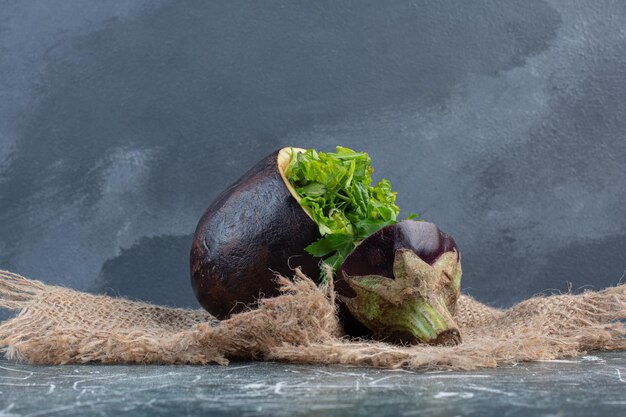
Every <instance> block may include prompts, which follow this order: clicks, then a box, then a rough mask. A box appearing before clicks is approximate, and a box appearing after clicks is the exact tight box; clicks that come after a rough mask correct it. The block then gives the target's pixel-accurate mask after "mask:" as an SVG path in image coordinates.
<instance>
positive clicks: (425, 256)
mask: <svg viewBox="0 0 626 417" xmlns="http://www.w3.org/2000/svg"><path fill="white" fill-rule="evenodd" d="M398 249H410V250H412V251H413V252H414V253H415V254H416V255H417V256H419V257H420V258H421V259H422V260H423V261H424V262H426V263H427V264H429V265H432V264H433V263H434V262H435V261H436V260H437V259H438V258H439V257H440V256H441V255H442V254H443V253H445V252H449V251H452V250H456V251H457V253H458V248H457V245H456V242H455V241H454V238H452V236H450V235H448V234H446V233H444V232H442V231H441V230H439V227H437V225H435V224H433V223H428V222H422V221H415V220H403V221H401V222H398V223H396V224H393V225H390V226H385V227H383V228H382V229H380V230H379V231H377V232H376V233H374V234H372V235H370V236H368V237H367V238H366V239H364V240H363V241H362V242H361V243H360V244H359V245H358V246H357V247H356V248H355V249H354V250H353V251H352V252H351V253H350V254H349V255H348V256H347V257H346V259H345V261H344V262H343V264H342V265H341V266H340V267H339V270H338V271H337V274H336V277H335V291H336V292H337V293H338V294H340V295H342V296H344V297H349V298H352V297H355V296H356V293H355V292H354V290H353V289H352V288H350V286H349V285H348V283H347V282H346V281H345V280H344V279H343V277H344V275H349V276H366V275H379V276H383V277H387V278H391V279H395V276H394V273H393V261H394V258H395V253H396V251H397V250H398ZM338 307H339V316H340V317H341V321H342V324H343V326H344V329H345V331H346V333H348V334H349V335H351V336H355V337H361V336H368V335H370V334H371V331H370V329H368V328H367V327H366V326H364V325H363V324H362V323H361V322H359V321H358V320H357V319H356V318H355V317H354V316H353V315H352V314H351V313H350V311H349V310H348V308H347V306H346V305H345V304H344V303H342V302H339V303H338Z"/></svg>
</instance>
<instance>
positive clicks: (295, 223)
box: [190, 148, 320, 319]
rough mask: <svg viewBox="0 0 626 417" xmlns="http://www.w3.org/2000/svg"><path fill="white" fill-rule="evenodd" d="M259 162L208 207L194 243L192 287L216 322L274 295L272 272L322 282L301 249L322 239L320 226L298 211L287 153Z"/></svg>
mask: <svg viewBox="0 0 626 417" xmlns="http://www.w3.org/2000/svg"><path fill="white" fill-rule="evenodd" d="M292 149H293V151H295V152H302V151H303V150H302V149H298V148H283V149H280V150H278V151H276V152H273V153H271V154H270V155H268V156H267V157H265V158H263V159H262V160H261V161H260V162H259V163H258V164H257V165H255V166H254V167H253V168H251V169H250V170H249V171H248V172H247V173H245V174H244V175H243V176H242V177H241V178H239V179H238V180H237V181H235V183H233V184H232V185H231V186H229V187H228V188H227V189H226V190H224V191H223V192H222V193H221V194H219V195H218V196H217V197H216V198H215V200H214V201H213V202H212V203H211V204H210V205H209V206H208V208H207V209H206V210H205V212H204V214H203V215H202V217H201V219H200V221H199V223H198V226H197V227H196V231H195V233H194V237H193V243H192V247H191V253H190V268H191V286H192V288H193V291H194V293H195V295H196V298H197V299H198V301H199V302H200V304H201V305H202V307H204V308H205V309H206V310H207V311H208V312H209V313H211V314H213V315H214V316H215V317H217V318H218V319H225V318H228V317H229V316H230V315H231V314H233V313H237V312H240V311H243V310H244V309H246V308H248V307H250V306H254V304H255V302H256V300H257V299H258V298H260V297H272V296H276V295H278V288H277V285H276V282H275V278H276V273H279V274H281V275H284V276H291V275H293V269H294V268H296V267H300V268H301V269H302V271H303V272H304V273H305V274H307V275H308V276H309V277H311V278H312V279H316V280H317V279H318V278H319V262H320V260H319V259H318V258H315V257H313V256H312V255H310V254H308V253H307V252H306V251H305V250H304V248H305V247H306V246H307V245H309V244H310V243H312V242H314V241H316V240H317V239H319V238H320V234H319V230H318V227H317V225H316V224H315V223H314V222H313V220H312V219H311V217H310V216H309V214H308V213H307V212H306V211H305V210H304V209H303V208H302V207H301V206H300V204H299V203H298V201H299V200H300V198H299V197H298V195H297V193H296V191H295V190H294V189H293V187H291V185H290V184H289V181H288V180H287V179H286V177H285V175H284V170H285V168H286V167H287V165H288V164H289V160H290V155H291V151H292Z"/></svg>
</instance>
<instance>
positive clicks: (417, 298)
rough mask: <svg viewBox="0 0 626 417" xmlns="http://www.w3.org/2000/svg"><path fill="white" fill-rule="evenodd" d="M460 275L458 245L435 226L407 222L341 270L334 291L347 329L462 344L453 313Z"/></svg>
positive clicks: (371, 241) (359, 250) (377, 236)
mask: <svg viewBox="0 0 626 417" xmlns="http://www.w3.org/2000/svg"><path fill="white" fill-rule="evenodd" d="M461 274H462V270H461V256H460V253H459V251H458V249H457V246H456V242H455V241H454V239H453V238H452V237H451V236H449V235H447V234H445V233H443V232H442V231H441V230H439V228H438V227H437V226H436V225H434V224H432V223H428V222H418V221H413V220H405V221H401V222H399V223H397V224H394V225H390V226H386V227H384V228H382V229H380V230H379V231H378V232H376V233H374V234H372V235H371V236H369V237H368V238H366V239H365V240H363V241H362V242H361V243H360V244H359V245H358V246H357V247H356V248H355V249H354V250H353V251H352V252H351V253H350V254H349V255H348V257H347V258H346V259H345V261H344V262H343V264H342V265H341V267H340V268H339V271H338V274H337V279H336V281H335V289H336V291H337V293H338V295H339V299H340V306H339V307H340V312H341V316H342V317H343V323H344V328H345V330H346V331H347V332H348V333H349V334H351V335H353V336H363V335H365V334H367V333H372V335H373V337H374V338H375V339H379V340H387V341H391V342H396V343H416V342H422V343H432V344H457V343H459V342H460V333H459V329H458V326H457V324H456V322H455V321H454V318H453V315H454V312H455V309H456V302H457V300H458V297H459V294H460V286H461ZM363 325H365V327H364V326H363Z"/></svg>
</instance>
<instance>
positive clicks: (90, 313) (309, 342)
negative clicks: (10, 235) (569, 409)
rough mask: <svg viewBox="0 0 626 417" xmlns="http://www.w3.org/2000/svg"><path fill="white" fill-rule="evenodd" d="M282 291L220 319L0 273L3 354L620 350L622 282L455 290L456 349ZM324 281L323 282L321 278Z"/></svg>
mask: <svg viewBox="0 0 626 417" xmlns="http://www.w3.org/2000/svg"><path fill="white" fill-rule="evenodd" d="M278 282H279V284H280V286H281V292H282V295H281V296H279V297H276V298H270V299H264V300H261V301H260V303H259V304H260V306H259V308H258V309H255V310H252V311H248V312H244V313H240V314H237V315H234V316H233V317H232V318H230V319H229V320H225V321H222V322H219V321H217V320H215V319H214V318H213V317H212V316H210V315H209V314H208V313H206V312H202V311H198V310H186V309H173V308H166V307H159V306H154V305H150V304H146V303H141V302H136V301H129V300H125V299H120V298H111V297H105V296H97V295H91V294H85V293H81V292H77V291H73V290H70V289H66V288H61V287H57V286H50V285H46V284H43V283H41V282H39V281H33V280H28V279H26V278H24V277H21V276H19V275H16V274H12V273H9V272H0V307H4V308H9V309H14V310H18V311H19V314H18V316H17V317H15V318H13V319H11V320H8V321H6V322H5V323H2V324H0V346H2V347H3V349H4V351H5V354H6V357H7V358H8V359H13V360H15V359H18V360H23V361H26V362H29V363H35V364H66V363H87V362H96V363H168V364H173V363H181V364H182V363H187V364H207V363H218V364H227V363H228V362H229V360H270V361H281V362H291V363H309V364H346V365H355V366H375V367H385V368H397V367H406V368H430V369H432V368H436V369H440V368H449V369H460V370H461V369H462V370H470V369H475V368H480V367H495V366H498V365H502V364H510V363H514V362H521V361H533V360H546V359H557V358H563V357H572V356H577V355H581V354H584V353H586V352H587V351H589V350H614V349H624V348H626V338H625V336H626V329H625V328H624V324H623V323H621V322H620V320H624V319H626V285H620V286H618V287H614V288H608V289H606V290H603V291H599V292H586V293H584V294H579V295H569V294H566V295H557V296H550V297H535V298H532V299H529V300H526V301H524V302H522V303H519V304H517V305H516V306H514V307H512V308H511V309H508V310H497V309H493V308H490V307H487V306H485V305H483V304H480V303H478V302H477V301H475V300H473V299H472V298H470V297H467V296H462V297H461V298H460V300H459V304H458V307H457V314H456V317H455V318H456V320H457V321H458V323H459V326H460V328H461V332H462V335H463V343H462V344H461V345H459V346H455V347H441V346H423V345H422V346H410V347H403V346H394V345H390V344H386V343H383V342H372V341H365V340H362V341H354V340H348V339H347V338H344V337H342V336H341V334H342V333H341V328H340V326H339V323H338V321H337V318H336V311H335V304H334V299H333V297H334V293H333V291H332V288H327V287H322V288H320V287H317V286H316V285H315V283H313V282H312V281H311V280H309V279H308V278H307V277H305V276H304V275H303V274H302V273H301V272H299V271H297V272H296V276H295V277H294V279H293V280H291V281H290V280H287V279H285V278H282V277H279V278H278ZM331 282H332V281H331Z"/></svg>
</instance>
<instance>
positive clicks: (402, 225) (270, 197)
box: [190, 148, 461, 344]
mask: <svg viewBox="0 0 626 417" xmlns="http://www.w3.org/2000/svg"><path fill="white" fill-rule="evenodd" d="M292 152H304V150H303V149H299V148H283V149H280V150H278V151H276V152H273V153H272V154H270V155H268V156H267V157H265V158H264V159H263V160H261V161H260V162H259V163H258V164H257V165H255V166H254V167H253V168H252V169H250V170H249V171H248V172H247V173H245V174H244V175H243V176H242V177H241V178H240V179H238V180H237V181H236V182H235V183H233V184H232V185H231V186H229V187H228V188H227V189H226V190H224V191H223V192H222V193H221V194H219V195H218V196H217V197H216V198H215V200H213V202H212V203H211V204H210V205H209V206H208V208H207V209H206V211H205V212H204V214H203V215H202V217H201V219H200V221H199V222H198V226H197V228H196V231H195V234H194V238H193V243H192V247H191V252H190V269H191V285H192V288H193V291H194V293H195V295H196V298H197V299H198V301H199V302H200V304H201V305H202V306H203V307H204V308H205V309H206V310H207V311H208V312H210V313H211V314H213V315H214V316H215V317H217V318H218V319H226V318H228V317H229V316H230V315H232V314H234V313H238V312H241V311H243V310H245V309H247V308H249V307H254V305H255V303H256V301H257V300H258V299H259V298H261V297H272V296H276V295H278V292H279V291H278V285H277V283H276V279H275V278H276V274H281V275H283V276H291V275H292V274H293V269H295V268H296V267H299V268H301V270H302V272H304V273H305V274H306V275H308V276H309V277H311V278H312V279H314V280H316V281H318V282H319V281H320V262H321V259H320V258H316V257H314V256H312V255H311V254H309V253H308V252H307V251H306V250H305V248H306V247H307V246H309V245H310V244H311V243H313V242H316V241H318V239H320V238H321V235H320V231H319V226H318V225H317V224H316V223H315V222H314V221H313V219H312V217H311V215H310V214H309V212H308V211H307V210H305V209H304V208H303V207H302V206H301V205H300V200H301V199H300V196H299V195H298V193H297V192H296V190H295V189H294V188H293V187H292V186H291V184H290V182H289V180H288V179H287V178H286V176H285V170H286V169H287V167H288V165H289V162H290V160H291V156H292ZM460 279H461V264H460V254H459V252H458V249H457V246H456V243H455V241H454V239H453V238H452V237H450V236H449V235H447V234H445V233H443V232H441V231H440V230H439V228H438V227H437V226H436V225H434V224H432V223H427V222H421V221H419V222H418V221H413V220H405V221H401V222H399V223H396V224H392V225H389V226H386V227H383V228H382V229H380V230H378V231H377V232H375V233H374V234H372V235H370V236H368V237H367V238H365V239H363V240H362V241H361V242H359V243H358V245H357V246H356V248H355V249H354V250H352V252H350V253H349V254H348V255H347V257H346V258H345V259H344V261H343V263H342V264H341V265H340V266H339V268H338V269H337V273H336V274H335V290H336V292H337V294H338V299H339V301H338V307H339V318H340V320H341V322H342V324H343V327H344V329H345V330H346V332H347V334H349V335H351V336H366V335H368V336H373V337H374V338H376V339H379V340H386V341H390V342H396V343H417V342H422V343H435V344H455V343H458V342H460V334H459V331H458V326H457V325H456V323H455V322H454V319H453V314H454V309H455V306H456V301H457V299H458V297H459V290H460Z"/></svg>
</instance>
